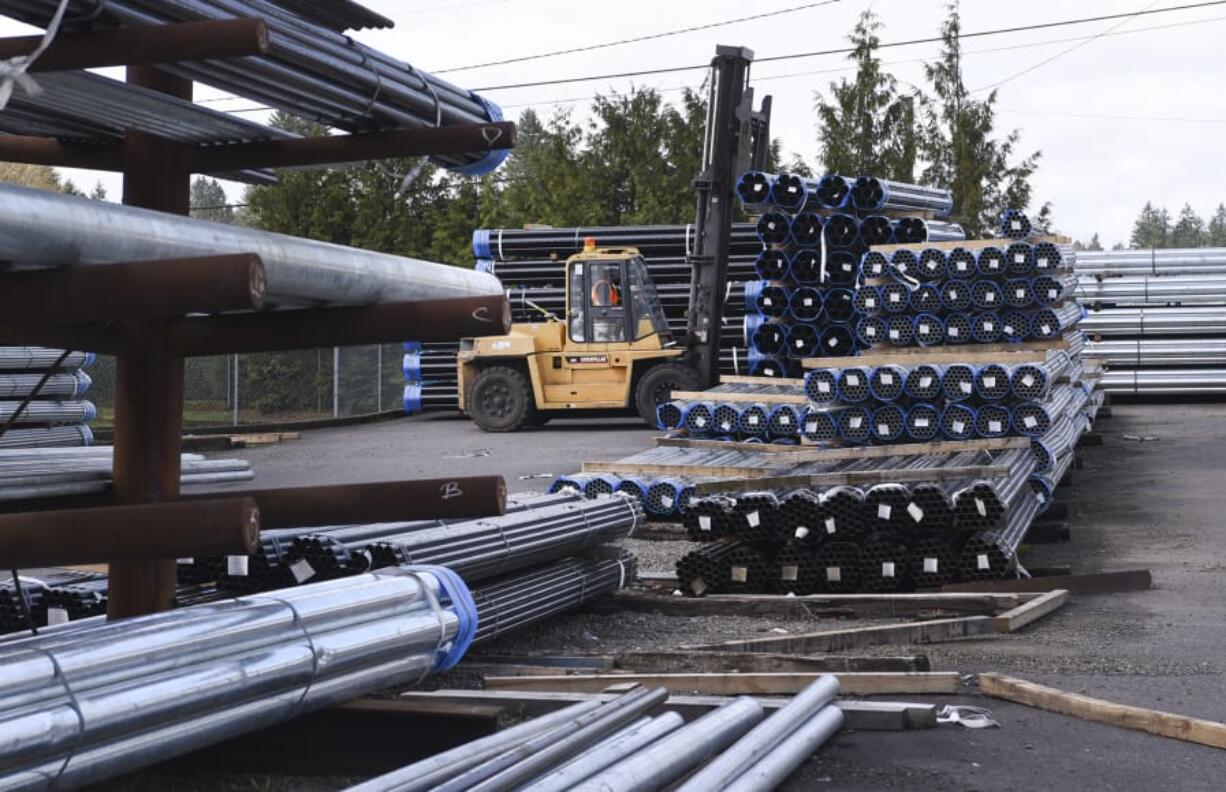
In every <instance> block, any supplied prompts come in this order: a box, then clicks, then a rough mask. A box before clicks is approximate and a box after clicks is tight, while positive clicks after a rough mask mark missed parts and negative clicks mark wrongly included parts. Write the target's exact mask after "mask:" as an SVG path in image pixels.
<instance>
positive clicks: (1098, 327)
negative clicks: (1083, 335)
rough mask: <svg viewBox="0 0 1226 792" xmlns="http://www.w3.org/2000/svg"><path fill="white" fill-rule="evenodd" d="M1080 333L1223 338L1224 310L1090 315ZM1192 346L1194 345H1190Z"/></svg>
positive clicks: (1137, 310) (1128, 310)
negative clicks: (1213, 336) (1218, 336)
mask: <svg viewBox="0 0 1226 792" xmlns="http://www.w3.org/2000/svg"><path fill="white" fill-rule="evenodd" d="M1082 329H1083V330H1084V331H1085V332H1087V333H1091V334H1093V335H1096V336H1104V337H1129V338H1140V339H1146V338H1149V337H1152V336H1191V337H1195V338H1203V337H1204V336H1206V335H1219V334H1226V307H1217V306H1215V307H1208V306H1194V307H1187V308H1117V309H1112V310H1109V311H1091V312H1089V313H1088V314H1087V315H1086V318H1085V319H1084V320H1083V323H1082ZM1192 343H1196V342H1195V341H1193V342H1192Z"/></svg>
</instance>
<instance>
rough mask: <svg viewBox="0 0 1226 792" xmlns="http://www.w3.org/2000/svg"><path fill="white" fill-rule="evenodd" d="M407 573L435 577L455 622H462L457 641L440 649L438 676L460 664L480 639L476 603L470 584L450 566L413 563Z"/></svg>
mask: <svg viewBox="0 0 1226 792" xmlns="http://www.w3.org/2000/svg"><path fill="white" fill-rule="evenodd" d="M407 571H408V572H411V573H414V574H422V573H425V574H428V575H433V576H434V579H435V580H437V581H438V585H439V591H440V592H441V593H442V595H443V596H444V597H446V598H447V599H448V600H450V602H451V607H452V608H453V609H454V610H455V614H456V619H457V620H458V621H459V626H458V627H457V628H456V634H455V638H453V639H451V642H450V643H449V644H446V645H444V647H441V648H440V651H439V656H438V657H436V658H435V661H434V670H435V672H436V673H437V672H441V671H447V670H450V669H452V668H454V667H455V665H456V664H457V663H459V662H460V660H461V659H462V658H463V657H464V653H465V652H467V651H468V648H469V647H470V646H472V645H473V639H475V638H476V637H477V622H478V618H479V617H478V614H477V602H476V600H474V599H473V595H472V592H471V591H469V589H468V584H467V583H465V582H464V579H463V578H461V577H460V576H459V575H458V574H456V573H455V572H454V571H453V570H451V569H449V568H448V567H444V566H434V565H432V564H414V565H413V566H411V567H408V568H407ZM444 649H445V651H444Z"/></svg>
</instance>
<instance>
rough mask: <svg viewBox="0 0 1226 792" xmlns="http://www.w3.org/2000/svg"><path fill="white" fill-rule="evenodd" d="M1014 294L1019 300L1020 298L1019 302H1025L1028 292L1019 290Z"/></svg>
mask: <svg viewBox="0 0 1226 792" xmlns="http://www.w3.org/2000/svg"><path fill="white" fill-rule="evenodd" d="M1013 293H1014V294H1016V295H1017V298H1018V299H1019V300H1024V299H1026V290H1025V289H1017V290H1016V291H1014V292H1013Z"/></svg>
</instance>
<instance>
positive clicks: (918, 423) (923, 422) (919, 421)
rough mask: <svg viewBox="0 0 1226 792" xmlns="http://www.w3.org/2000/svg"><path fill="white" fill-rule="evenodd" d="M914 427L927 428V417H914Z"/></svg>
mask: <svg viewBox="0 0 1226 792" xmlns="http://www.w3.org/2000/svg"><path fill="white" fill-rule="evenodd" d="M915 428H916V429H927V428H928V419H927V418H916V419H915Z"/></svg>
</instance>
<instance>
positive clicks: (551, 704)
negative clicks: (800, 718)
mask: <svg viewBox="0 0 1226 792" xmlns="http://www.w3.org/2000/svg"><path fill="white" fill-rule="evenodd" d="M613 697H614V694H612V693H578V692H575V693H560V692H537V691H529V690H436V691H421V692H411V693H401V694H400V696H399V697H398V698H397V699H395V700H396V701H397V702H398V703H399V704H400V705H401V706H402V707H404V708H405V709H406V710H409V711H411V710H412V709H413V708H415V707H416V706H419V705H421V704H426V703H429V704H430V705H432V706H433V707H434V709H432V710H431V711H432V712H437V711H438V707H440V706H445V705H454V706H458V707H471V706H473V705H480V706H501V707H502V708H503V712H504V713H507V714H515V715H517V716H520V717H537V716H539V715H545V714H548V713H550V712H553V711H554V710H559V709H562V708H563V707H568V706H570V705H571V704H575V703H577V702H580V701H590V700H592V699H596V700H598V701H611V700H612V699H613ZM757 701H758V703H759V704H761V705H762V708H763V709H765V710H766V711H767V712H768V713H770V712H774V711H775V710H777V709H780V708H781V707H783V706H784V705H786V704H787V703H788V701H789V699H786V698H758V699H757ZM727 703H728V698H727V697H726V696H679V695H678V696H669V697H668V701H666V702H665V703H664V704H663V705H662V708H663V709H668V710H672V711H674V712H676V713H677V714H679V715H681V716H682V717H683V718H685V719H686V720H687V721H688V720H693V719H695V718H698V717H701V716H703V715H705V714H707V713H708V712H710V711H711V710H713V709H717V708H718V707H722V706H723V705H724V704H727ZM835 704H836V705H837V706H838V708H839V709H841V710H842V711H843V726H844V727H845V728H848V729H859V730H863V731H910V730H912V729H932V728H935V727H936V707H935V706H933V705H932V704H915V703H910V702H892V701H846V700H839V699H836V700H835Z"/></svg>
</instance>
